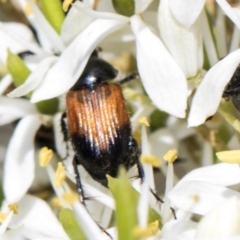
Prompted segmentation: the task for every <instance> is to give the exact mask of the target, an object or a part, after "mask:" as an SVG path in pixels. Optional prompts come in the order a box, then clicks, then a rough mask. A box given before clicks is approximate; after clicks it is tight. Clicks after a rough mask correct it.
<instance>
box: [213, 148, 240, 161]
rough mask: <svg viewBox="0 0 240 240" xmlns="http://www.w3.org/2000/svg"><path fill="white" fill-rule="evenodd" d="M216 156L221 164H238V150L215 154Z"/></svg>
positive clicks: (239, 152) (239, 157)
mask: <svg viewBox="0 0 240 240" xmlns="http://www.w3.org/2000/svg"><path fill="white" fill-rule="evenodd" d="M216 155H217V158H218V159H219V160H220V161H222V162H225V163H240V150H232V151H223V152H217V153H216Z"/></svg>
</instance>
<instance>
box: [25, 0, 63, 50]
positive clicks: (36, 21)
mask: <svg viewBox="0 0 240 240" xmlns="http://www.w3.org/2000/svg"><path fill="white" fill-rule="evenodd" d="M27 2H28V3H29V4H30V6H31V10H32V13H31V14H26V16H27V18H28V20H29V21H30V23H31V24H32V25H33V27H34V28H35V30H36V31H37V33H38V37H39V40H40V43H41V46H42V47H43V49H45V50H46V51H49V52H52V51H54V52H55V53H60V52H62V51H63V50H64V48H65V46H64V44H63V42H62V40H61V38H60V36H59V35H58V34H57V32H56V31H55V30H54V29H53V28H52V26H51V25H50V24H49V23H48V21H47V20H46V18H45V16H44V15H43V14H42V12H41V11H40V10H39V8H38V7H37V6H36V4H35V3H33V1H31V0H28V1H27ZM25 8H26V5H25V6H24V10H25Z"/></svg>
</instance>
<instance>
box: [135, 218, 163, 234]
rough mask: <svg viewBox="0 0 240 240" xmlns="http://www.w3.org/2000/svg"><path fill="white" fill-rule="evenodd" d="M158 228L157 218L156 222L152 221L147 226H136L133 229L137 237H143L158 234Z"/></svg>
mask: <svg viewBox="0 0 240 240" xmlns="http://www.w3.org/2000/svg"><path fill="white" fill-rule="evenodd" d="M158 229H159V221H158V220H156V221H155V222H152V223H150V224H149V225H148V226H147V227H146V228H142V227H136V228H135V229H134V230H133V235H134V236H135V237H141V238H146V237H151V236H155V235H156V234H157V232H158Z"/></svg>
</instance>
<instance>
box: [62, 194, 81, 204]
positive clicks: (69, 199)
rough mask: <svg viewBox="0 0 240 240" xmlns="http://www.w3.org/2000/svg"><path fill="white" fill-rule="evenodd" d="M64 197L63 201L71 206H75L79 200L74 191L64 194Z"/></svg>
mask: <svg viewBox="0 0 240 240" xmlns="http://www.w3.org/2000/svg"><path fill="white" fill-rule="evenodd" d="M62 197H63V200H64V201H65V202H67V203H69V204H73V203H74V202H75V201H77V200H78V194H77V193H75V192H73V191H69V192H66V193H64V194H63V196H62Z"/></svg>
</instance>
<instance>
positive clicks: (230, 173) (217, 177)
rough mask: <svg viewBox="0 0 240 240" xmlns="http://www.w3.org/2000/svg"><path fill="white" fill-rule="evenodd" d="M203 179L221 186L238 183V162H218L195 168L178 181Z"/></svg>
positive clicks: (239, 176)
mask: <svg viewBox="0 0 240 240" xmlns="http://www.w3.org/2000/svg"><path fill="white" fill-rule="evenodd" d="M185 181H205V182H209V183H212V184H218V185H221V186H231V185H235V184H238V183H240V167H239V164H227V163H218V164H214V165H212V166H208V167H202V168H198V169H195V170H193V171H191V172H190V173H188V174H187V175H186V176H185V177H183V178H182V179H181V180H180V181H179V182H178V184H179V183H180V182H185Z"/></svg>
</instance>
